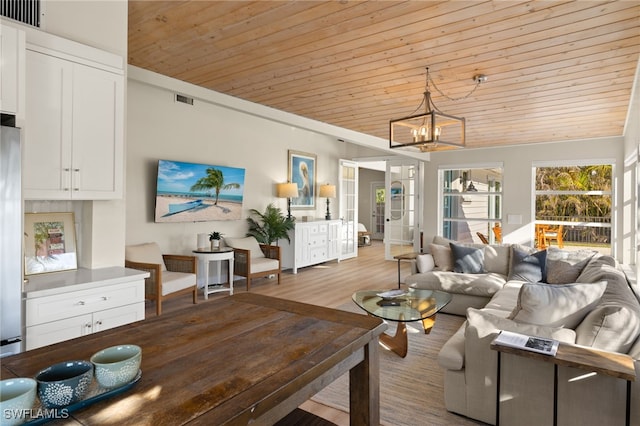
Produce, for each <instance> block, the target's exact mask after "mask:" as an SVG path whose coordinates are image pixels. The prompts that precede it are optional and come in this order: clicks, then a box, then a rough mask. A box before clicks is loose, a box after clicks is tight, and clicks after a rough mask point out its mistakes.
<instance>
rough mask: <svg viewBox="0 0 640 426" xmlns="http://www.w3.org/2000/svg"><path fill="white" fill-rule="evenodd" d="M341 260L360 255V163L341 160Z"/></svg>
mask: <svg viewBox="0 0 640 426" xmlns="http://www.w3.org/2000/svg"><path fill="white" fill-rule="evenodd" d="M339 174H340V187H339V190H340V192H339V194H340V195H339V197H340V198H339V199H340V203H339V204H340V219H341V220H342V232H341V235H340V259H349V258H351V257H356V256H357V255H358V163H356V162H354V161H349V160H340V165H339Z"/></svg>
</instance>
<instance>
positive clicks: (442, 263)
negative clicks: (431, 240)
mask: <svg viewBox="0 0 640 426" xmlns="http://www.w3.org/2000/svg"><path fill="white" fill-rule="evenodd" d="M429 251H430V252H431V255H432V256H433V261H434V262H435V264H436V267H435V268H434V270H436V271H453V259H452V256H451V248H450V247H448V246H447V247H445V246H441V245H439V244H429Z"/></svg>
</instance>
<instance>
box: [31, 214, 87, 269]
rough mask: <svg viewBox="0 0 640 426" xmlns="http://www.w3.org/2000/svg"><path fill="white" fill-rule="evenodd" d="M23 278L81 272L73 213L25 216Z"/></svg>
mask: <svg viewBox="0 0 640 426" xmlns="http://www.w3.org/2000/svg"><path fill="white" fill-rule="evenodd" d="M24 236H25V244H24V274H25V275H34V274H42V273H47V272H57V271H68V270H74V269H78V260H77V254H76V229H75V220H74V215H73V213H25V219H24Z"/></svg>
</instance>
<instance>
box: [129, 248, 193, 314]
mask: <svg viewBox="0 0 640 426" xmlns="http://www.w3.org/2000/svg"><path fill="white" fill-rule="evenodd" d="M124 265H125V267H127V268H132V269H139V270H142V271H147V272H149V274H150V276H149V278H146V279H145V291H144V297H145V299H147V300H151V301H153V302H155V304H156V315H161V314H162V302H163V301H164V300H166V299H168V298H171V297H176V296H181V295H186V294H190V293H191V294H192V296H193V303H194V304H196V303H198V285H197V281H196V271H197V259H196V257H195V256H183V255H175V254H161V251H160V248H159V247H158V245H157V244H156V243H146V244H139V245H135V246H127V247H126V249H125V262H124Z"/></svg>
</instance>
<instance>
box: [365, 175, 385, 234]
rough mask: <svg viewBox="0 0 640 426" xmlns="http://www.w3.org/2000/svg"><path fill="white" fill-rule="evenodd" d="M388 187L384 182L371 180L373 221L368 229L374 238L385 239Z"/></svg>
mask: <svg viewBox="0 0 640 426" xmlns="http://www.w3.org/2000/svg"><path fill="white" fill-rule="evenodd" d="M385 194H386V189H385V186H384V182H371V223H370V224H369V227H368V231H369V232H371V238H372V239H374V240H383V239H384V204H385V202H384V200H385V198H386V197H385Z"/></svg>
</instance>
